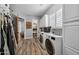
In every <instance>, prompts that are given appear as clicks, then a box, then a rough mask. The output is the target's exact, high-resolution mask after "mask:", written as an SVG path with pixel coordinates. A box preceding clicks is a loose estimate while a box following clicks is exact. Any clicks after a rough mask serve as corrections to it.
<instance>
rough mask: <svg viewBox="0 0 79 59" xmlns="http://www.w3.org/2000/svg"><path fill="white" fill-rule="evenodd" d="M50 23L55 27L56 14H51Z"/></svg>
mask: <svg viewBox="0 0 79 59" xmlns="http://www.w3.org/2000/svg"><path fill="white" fill-rule="evenodd" d="M48 25H49V26H51V27H52V28H55V14H51V15H49V20H48Z"/></svg>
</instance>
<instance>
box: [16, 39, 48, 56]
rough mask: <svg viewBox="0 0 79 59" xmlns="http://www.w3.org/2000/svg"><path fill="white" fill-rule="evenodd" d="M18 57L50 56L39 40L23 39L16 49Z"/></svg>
mask: <svg viewBox="0 0 79 59" xmlns="http://www.w3.org/2000/svg"><path fill="white" fill-rule="evenodd" d="M16 55H48V53H47V51H46V50H43V49H42V48H41V46H40V42H39V41H38V40H37V39H26V40H25V39H22V40H20V41H19V44H18V46H17V48H16Z"/></svg>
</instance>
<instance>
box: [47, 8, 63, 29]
mask: <svg viewBox="0 0 79 59" xmlns="http://www.w3.org/2000/svg"><path fill="white" fill-rule="evenodd" d="M48 25H49V26H51V27H52V28H62V9H59V10H58V11H56V12H55V13H53V14H51V15H49V21H48Z"/></svg>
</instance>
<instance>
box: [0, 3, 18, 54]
mask: <svg viewBox="0 0 79 59" xmlns="http://www.w3.org/2000/svg"><path fill="white" fill-rule="evenodd" d="M11 12H12V11H11V10H10V9H9V5H7V4H2V5H0V54H1V55H15V54H16V46H17V40H16V37H17V36H16V17H15V19H14V17H13V15H12V14H11Z"/></svg>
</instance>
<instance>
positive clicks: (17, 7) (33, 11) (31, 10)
mask: <svg viewBox="0 0 79 59" xmlns="http://www.w3.org/2000/svg"><path fill="white" fill-rule="evenodd" d="M51 6H52V4H11V5H10V8H11V9H12V10H14V11H16V12H21V13H23V14H24V15H28V16H37V17H41V16H43V15H44V14H45V13H46V11H47V10H48V9H49V8H50V7H51Z"/></svg>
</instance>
